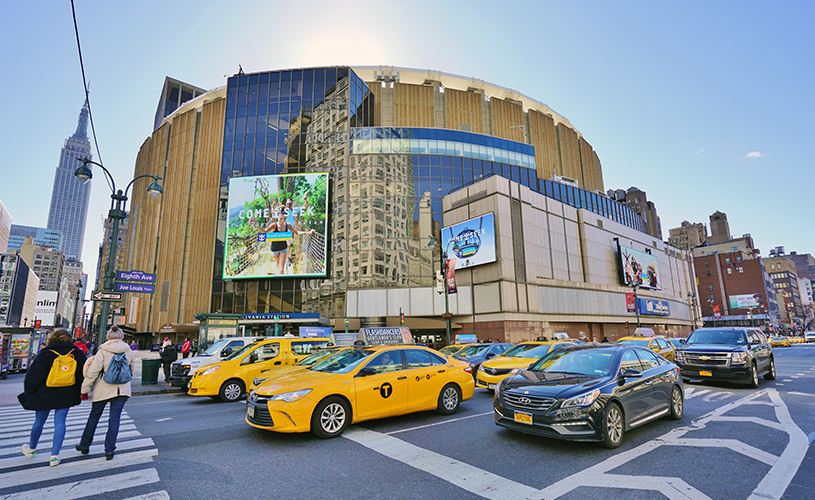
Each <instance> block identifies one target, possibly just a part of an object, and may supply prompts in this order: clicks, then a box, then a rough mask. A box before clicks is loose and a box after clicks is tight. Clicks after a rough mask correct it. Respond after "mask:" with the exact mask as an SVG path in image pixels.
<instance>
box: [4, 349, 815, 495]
mask: <svg viewBox="0 0 815 500" xmlns="http://www.w3.org/2000/svg"><path fill="white" fill-rule="evenodd" d="M774 353H775V357H776V365H777V371H778V378H777V379H776V380H775V381H773V382H770V381H766V380H763V379H762V380H761V383H760V386H759V388H758V389H748V388H745V387H743V386H736V385H729V384H724V383H709V382H708V383H703V382H698V381H693V382H691V383H689V384H686V385H685V389H686V398H685V401H686V402H685V415H684V418H683V419H682V420H680V421H676V422H674V421H670V420H667V419H660V420H657V421H654V422H652V423H649V424H647V425H645V426H642V427H639V428H637V429H634V430H632V431H630V432H628V433H627V434H626V435H625V437H624V441H623V444H622V446H621V447H620V448H618V449H616V450H606V449H603V448H600V447H598V446H596V445H594V444H592V443H569V442H564V441H556V440H552V439H546V438H542V437H537V436H530V435H524V434H520V433H516V432H512V431H510V430H506V429H503V428H499V427H497V426H496V425H495V424H494V423H493V416H492V407H491V403H492V395H491V394H489V393H487V392H486V391H485V390H483V389H476V392H475V395H474V397H473V398H472V399H471V400H468V401H466V402H464V403H463V404H462V406H461V409H460V410H459V412H458V413H456V414H454V415H452V416H449V417H444V416H441V415H438V414H436V413H435V412H424V413H418V414H412V415H406V416H403V417H396V418H388V419H383V420H375V421H369V422H365V423H362V424H359V425H353V426H351V427H350V428H349V429H348V430H347V431H346V432H345V434H343V436H342V437H340V438H337V439H333V440H320V439H317V438H315V437H314V436H312V435H311V434H293V435H288V434H276V433H272V432H265V431H260V430H258V429H254V428H252V427H250V426H249V425H248V424H246V423H245V422H244V414H245V405H244V404H243V402H240V403H232V404H229V403H220V402H216V401H212V400H211V399H210V398H195V397H191V396H187V395H186V394H178V393H176V394H158V395H151V396H137V397H134V398H131V399H130V400H129V401H128V403H127V405H126V406H125V414H126V415H123V420H122V427H121V432H120V436H119V445H118V446H119V448H118V449H117V453H116V456H115V458H114V459H113V460H111V461H105V459H104V456H103V455H104V453H103V450H102V445H101V443H100V442H99V441H100V439H102V436H103V434H104V432H105V425H103V423H104V421H105V418H106V414H105V416H103V421H102V423H100V426H99V428H98V430H97V437H96V442H95V444H94V445H93V446H92V448H91V454H90V455H89V456H87V457H82V456H81V455H80V454H79V453H78V452H76V451H75V450H74V445H75V444H76V442H77V440H78V436H79V434H80V433H81V431H82V428H83V426H84V422H85V417H86V415H87V413H88V411H89V408H90V404H89V403H87V402H86V403H83V404H82V405H81V406H80V407H78V408H73V409H71V411H70V413H69V415H68V431H67V435H66V439H65V443H64V445H63V451H62V454H61V455H60V456H61V458H62V463H61V464H60V465H59V466H57V467H54V468H49V467H48V465H47V462H48V451H47V449H48V447H50V439H51V434H49V432H51V433H52V432H53V421H52V420H49V423H50V428H49V424H48V423H47V424H46V429H45V432H44V434H43V438H42V439H41V441H40V446H39V448H40V453H38V456H37V457H36V458H35V459H33V460H29V459H26V458H25V457H23V456H22V455H21V454H20V452H19V448H20V445H21V444H22V443H24V442H27V438H28V432H29V430H30V428H31V422H32V421H33V413H32V412H26V411H24V410H22V409H20V408H19V406H17V407H15V406H2V407H0V422H2V423H0V499H25V498H37V499H42V498H65V499H68V498H93V497H94V496H96V497H98V498H105V499H130V498H139V499H162V498H173V499H201V498H203V499H210V498H212V499H225V498H238V497H240V498H244V499H249V498H349V499H350V498H372V499H377V498H388V499H422V498H432V499H434V500H443V499H469V498H473V499H476V498H490V499H506V500H514V499H522V498H530V499H547V500H550V499H555V498H559V499H605V498H624V499H661V498H671V499H704V498H714V499H741V498H744V499H747V498H785V499H802V500H803V499H812V498H815V453H813V451H812V449H811V447H810V442H811V440H812V439H813V438H814V437H815V419H813V415H815V387H813V381H815V345H812V344H809V345H804V344H799V345H794V346H792V347H789V348H776V349H774ZM9 381H11V379H9ZM9 381H3V382H0V384H2V383H5V382H9ZM49 429H50V431H49Z"/></svg>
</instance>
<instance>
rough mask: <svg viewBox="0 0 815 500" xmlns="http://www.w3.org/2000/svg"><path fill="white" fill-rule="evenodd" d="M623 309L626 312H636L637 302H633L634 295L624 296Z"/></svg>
mask: <svg viewBox="0 0 815 500" xmlns="http://www.w3.org/2000/svg"><path fill="white" fill-rule="evenodd" d="M625 308H626V310H627V311H628V312H630V313H632V312H637V302H636V301H635V300H634V293H633V292H629V293H627V294H625Z"/></svg>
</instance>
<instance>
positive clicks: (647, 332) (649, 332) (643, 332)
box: [634, 327, 655, 337]
mask: <svg viewBox="0 0 815 500" xmlns="http://www.w3.org/2000/svg"><path fill="white" fill-rule="evenodd" d="M634 336H635V337H654V336H655V335H654V330H653V328H645V327H642V328H637V329H636V330H634Z"/></svg>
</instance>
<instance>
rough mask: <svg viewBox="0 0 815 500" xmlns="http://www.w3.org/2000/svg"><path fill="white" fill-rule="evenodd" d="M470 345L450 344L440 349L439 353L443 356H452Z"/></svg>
mask: <svg viewBox="0 0 815 500" xmlns="http://www.w3.org/2000/svg"><path fill="white" fill-rule="evenodd" d="M468 345H470V344H451V345H448V346H447V347H442V348H441V349H439V352H440V353H442V354H444V355H445V356H451V357H452V356H454V355H455V354H456V353H457V352H458V351H460V350H462V349H464V348H465V347H467V346H468Z"/></svg>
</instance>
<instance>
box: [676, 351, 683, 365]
mask: <svg viewBox="0 0 815 500" xmlns="http://www.w3.org/2000/svg"><path fill="white" fill-rule="evenodd" d="M674 359H675V360H676V361H679V362H680V363H684V362H685V355H684V354H682V351H676V352H675V353H674Z"/></svg>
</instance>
